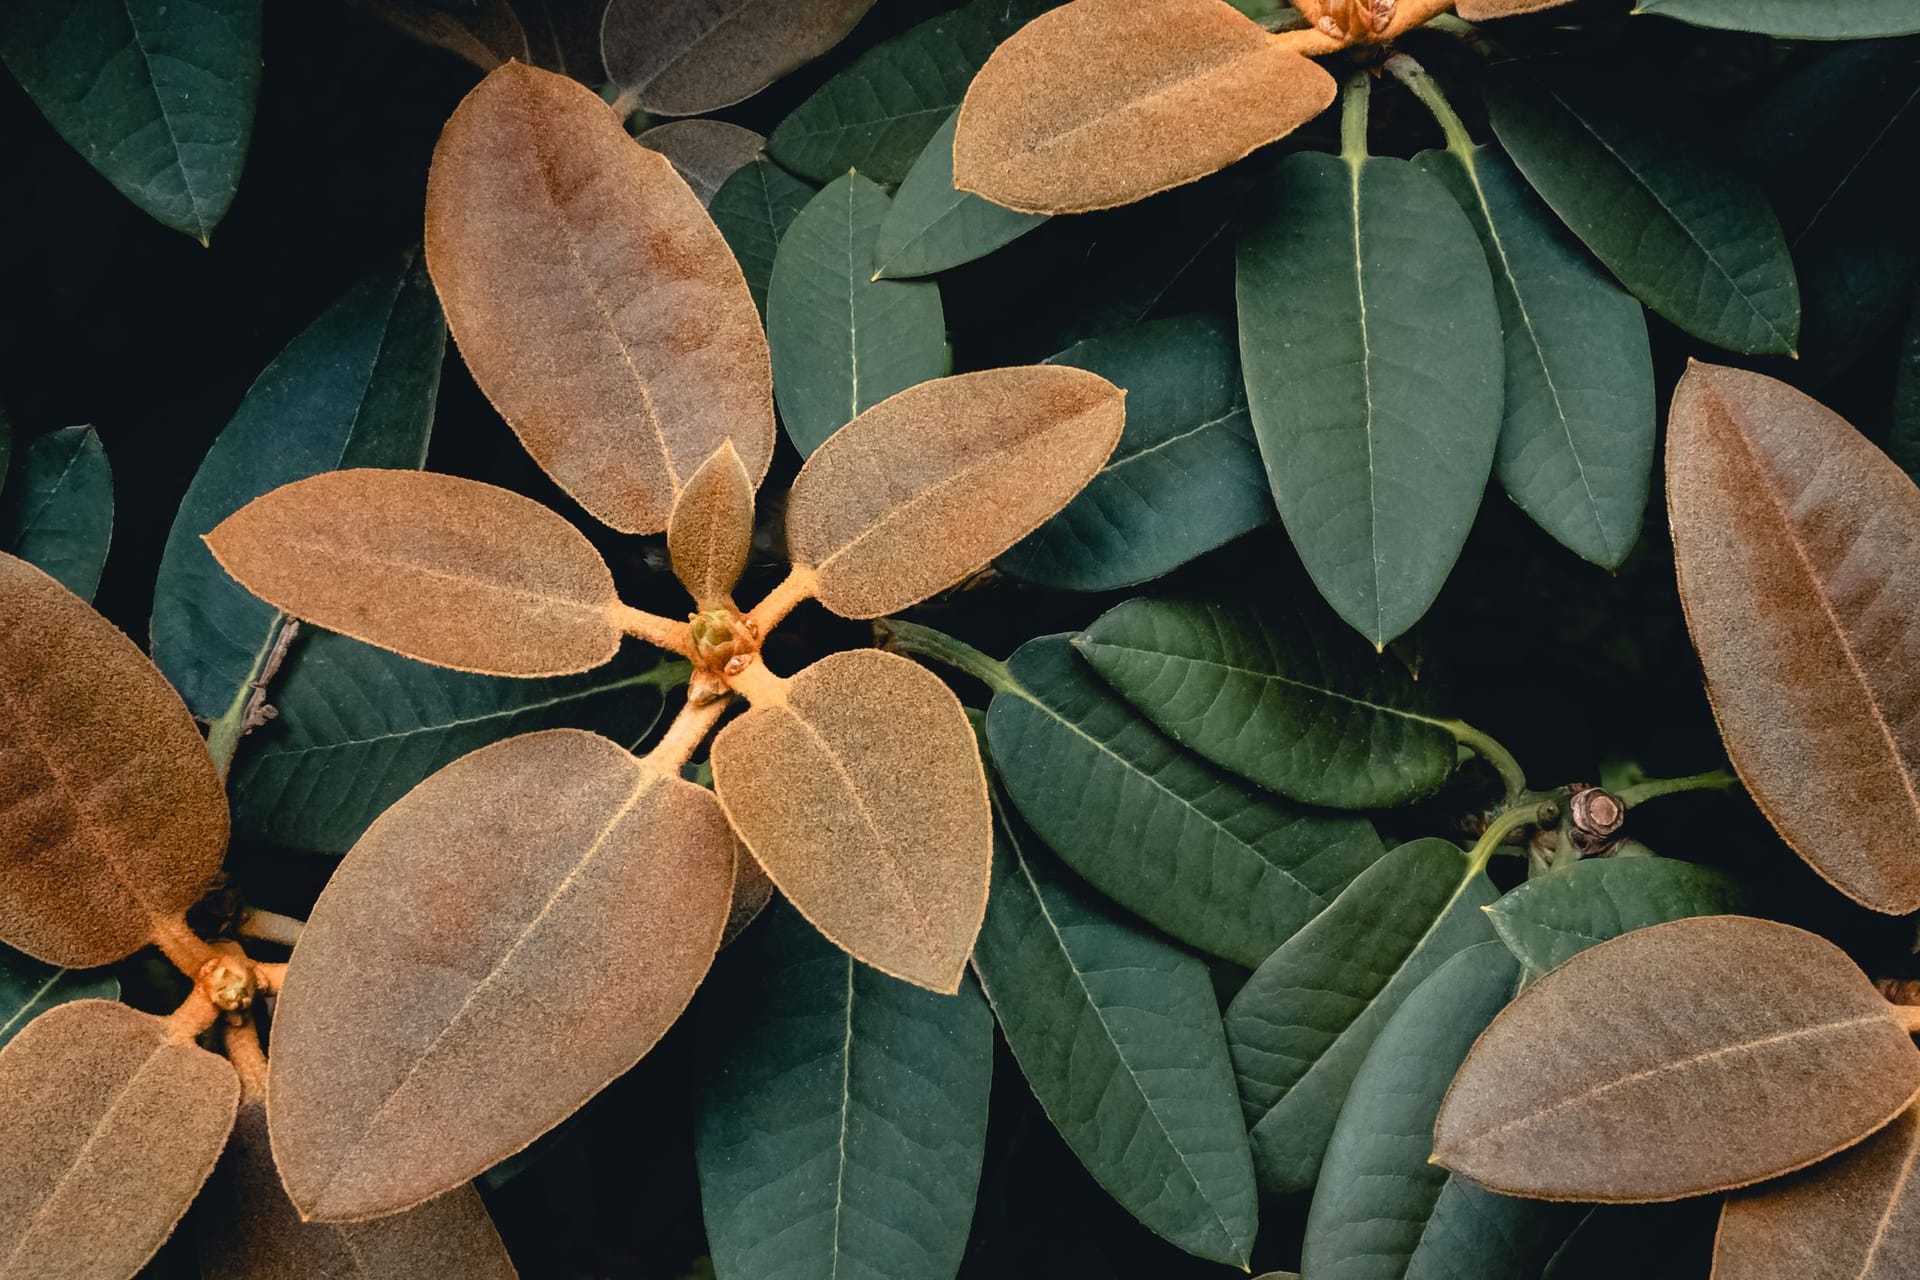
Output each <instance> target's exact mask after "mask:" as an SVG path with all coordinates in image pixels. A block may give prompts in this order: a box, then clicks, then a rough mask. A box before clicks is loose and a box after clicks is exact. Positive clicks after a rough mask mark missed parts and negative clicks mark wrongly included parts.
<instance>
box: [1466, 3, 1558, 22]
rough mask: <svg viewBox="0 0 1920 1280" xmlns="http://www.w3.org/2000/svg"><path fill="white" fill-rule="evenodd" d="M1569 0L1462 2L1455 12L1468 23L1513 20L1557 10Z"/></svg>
mask: <svg viewBox="0 0 1920 1280" xmlns="http://www.w3.org/2000/svg"><path fill="white" fill-rule="evenodd" d="M1566 3H1567V0H1460V2H1459V3H1458V4H1456V5H1454V12H1456V13H1458V14H1459V15H1460V16H1461V17H1462V18H1465V19H1466V20H1467V21H1468V22H1489V21H1492V20H1494V19H1497V18H1513V17H1518V16H1519V15H1520V14H1523V13H1538V12H1540V10H1542V9H1555V8H1558V7H1559V6H1561V5H1563V4H1566Z"/></svg>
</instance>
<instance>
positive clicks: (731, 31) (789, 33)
mask: <svg viewBox="0 0 1920 1280" xmlns="http://www.w3.org/2000/svg"><path fill="white" fill-rule="evenodd" d="M872 7H873V0H780V3H778V4H760V3H755V2H754V0H613V2H612V3H611V4H610V5H608V6H607V12H606V17H605V18H604V19H603V25H602V26H601V28H600V54H601V57H602V58H604V59H605V61H606V66H607V74H608V75H610V76H611V77H613V80H614V83H616V84H618V85H620V86H621V87H622V88H623V89H624V90H625V91H626V93H627V94H628V95H630V96H631V97H632V98H633V100H634V101H635V102H636V103H637V104H638V105H639V106H640V107H641V108H643V109H645V110H647V111H651V112H654V113H655V114H656V115H663V116H694V115H699V114H701V113H702V112H706V111H717V110H719V109H720V108H721V107H727V106H732V105H733V104H734V103H736V102H738V101H740V100H741V99H742V98H748V97H751V96H753V95H754V94H756V93H758V92H760V90H762V89H764V88H766V87H767V86H768V85H770V84H772V83H773V82H774V81H775V80H778V79H779V78H780V77H781V76H783V75H785V74H787V72H789V71H792V70H793V69H794V68H795V67H798V66H800V65H802V64H803V63H807V62H811V61H812V60H813V59H815V58H817V57H819V56H820V55H821V54H823V53H825V52H826V51H827V50H828V49H831V48H832V47H833V46H834V45H836V44H838V43H840V39H841V37H842V36H845V35H846V34H847V32H849V31H851V30H853V26H854V24H855V23H856V22H858V21H860V19H861V17H862V16H864V15H865V14H866V12H867V10H868V9H871V8H872Z"/></svg>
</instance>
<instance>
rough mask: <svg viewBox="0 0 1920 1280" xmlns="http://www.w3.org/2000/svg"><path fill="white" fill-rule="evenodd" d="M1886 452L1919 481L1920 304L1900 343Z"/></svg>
mask: <svg viewBox="0 0 1920 1280" xmlns="http://www.w3.org/2000/svg"><path fill="white" fill-rule="evenodd" d="M1887 452H1888V453H1890V454H1892V455H1893V460H1894V461H1895V462H1897V463H1899V464H1900V466H1901V469H1902V470H1904V471H1905V472H1906V473H1907V474H1908V475H1910V476H1912V477H1913V478H1914V480H1915V481H1916V482H1920V302H1917V303H1916V305H1915V306H1914V309H1913V314H1912V315H1911V316H1909V317H1908V319H1907V332H1906V336H1905V337H1904V338H1902V339H1901V342H1900V370H1899V373H1898V374H1897V375H1896V377H1895V379H1894V387H1893V437H1892V441H1891V443H1890V444H1889V445H1888V446H1887Z"/></svg>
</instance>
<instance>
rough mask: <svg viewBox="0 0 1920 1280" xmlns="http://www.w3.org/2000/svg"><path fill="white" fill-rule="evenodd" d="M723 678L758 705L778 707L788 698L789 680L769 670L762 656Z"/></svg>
mask: <svg viewBox="0 0 1920 1280" xmlns="http://www.w3.org/2000/svg"><path fill="white" fill-rule="evenodd" d="M722 678H723V679H724V680H725V681H726V682H727V688H729V689H731V690H733V691H734V692H735V693H737V694H739V695H740V696H741V697H743V698H745V699H746V700H747V701H748V702H750V703H752V704H753V705H754V706H756V707H777V706H781V705H783V704H784V703H785V702H786V700H787V681H785V680H783V679H781V678H780V677H779V676H777V675H775V674H773V672H771V671H769V670H768V669H767V664H766V663H765V662H764V661H763V660H761V659H760V658H754V659H753V660H752V661H751V662H749V663H747V665H746V666H744V667H742V668H741V669H740V670H739V671H737V672H735V673H734V674H732V675H729V676H724V677H722Z"/></svg>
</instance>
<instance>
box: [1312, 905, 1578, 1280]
mask: <svg viewBox="0 0 1920 1280" xmlns="http://www.w3.org/2000/svg"><path fill="white" fill-rule="evenodd" d="M1519 982H1520V965H1519V963H1518V962H1517V961H1515V960H1514V958H1513V956H1512V955H1510V954H1509V953H1508V952H1507V949H1506V948H1505V947H1503V946H1501V945H1500V944H1499V943H1497V942H1483V943H1479V944H1478V945H1476V946H1471V947H1468V948H1467V949H1466V950H1465V951H1462V952H1460V953H1458V954H1457V955H1455V956H1454V957H1453V958H1452V959H1450V960H1448V961H1447V962H1446V963H1445V964H1443V965H1441V966H1440V967H1439V968H1438V969H1436V970H1434V972H1433V973H1432V974H1431V975H1430V976H1429V977H1428V978H1427V980H1426V981H1424V982H1422V983H1421V984H1420V985H1419V986H1418V987H1416V988H1414V990H1413V992H1412V993H1411V994H1410V995H1408V996H1407V999H1406V1002H1405V1003H1403V1004H1402V1005H1401V1006H1400V1008H1399V1009H1397V1010H1396V1011H1395V1012H1394V1015H1393V1016H1392V1017H1391V1018H1389V1019H1387V1023H1386V1025H1385V1026H1384V1027H1382V1028H1381V1029H1380V1035H1379V1038H1378V1039H1376V1040H1375V1041H1374V1043H1373V1048H1372V1049H1371V1050H1370V1051H1369V1052H1368V1054H1367V1057H1366V1061H1365V1062H1363V1063H1361V1065H1360V1070H1359V1071H1358V1072H1357V1073H1355V1075H1354V1077H1353V1088H1352V1089H1351V1090H1350V1091H1349V1092H1348V1094H1347V1100H1346V1104H1345V1105H1344V1106H1343V1107H1342V1108H1341V1109H1340V1118H1339V1120H1338V1121H1337V1122H1336V1123H1335V1124H1334V1127H1333V1137H1332V1138H1331V1139H1330V1140H1329V1141H1328V1143H1327V1155H1326V1161H1325V1163H1324V1164H1323V1165H1322V1166H1321V1170H1320V1181H1319V1183H1318V1185H1317V1186H1315V1188H1314V1192H1313V1208H1312V1210H1311V1211H1310V1212H1309V1213H1308V1215H1307V1230H1306V1238H1305V1240H1304V1241H1303V1243H1302V1245H1301V1265H1302V1267H1303V1269H1304V1270H1305V1273H1306V1274H1308V1275H1310V1276H1313V1277H1315V1280H1410V1278H1412V1277H1420V1278H1421V1280H1441V1278H1442V1277H1459V1280H1535V1277H1537V1276H1538V1275H1539V1274H1540V1270H1541V1268H1542V1267H1544V1266H1545V1265H1546V1262H1547V1259H1548V1257H1549V1256H1551V1254H1552V1253H1553V1250H1554V1248H1555V1247H1556V1246H1557V1245H1558V1244H1559V1243H1560V1241H1561V1240H1562V1239H1563V1238H1564V1237H1565V1236H1566V1235H1567V1233H1568V1232H1570V1231H1571V1230H1572V1229H1573V1228H1574V1226H1575V1225H1576V1224H1577V1223H1578V1222H1579V1219H1580V1214H1579V1211H1577V1210H1574V1209H1569V1208H1566V1207H1563V1206H1559V1205H1550V1204H1541V1203H1539V1202H1538V1201H1532V1200H1516V1199H1512V1198H1510V1197H1507V1196H1499V1195H1495V1194H1493V1193H1492V1192H1490V1191H1483V1190H1481V1189H1480V1188H1479V1187H1476V1186H1474V1185H1473V1184H1472V1183H1470V1182H1468V1181H1466V1180H1465V1179H1464V1178H1455V1177H1452V1176H1450V1175H1449V1174H1448V1173H1447V1171H1446V1170H1445V1169H1442V1168H1441V1167H1440V1166H1438V1165H1436V1164H1432V1163H1430V1162H1429V1160H1428V1156H1430V1155H1431V1154H1432V1153H1433V1119H1434V1116H1435V1115H1436V1114H1438V1113H1439V1110H1440V1100H1441V1099H1442V1098H1443V1097H1445V1096H1446V1092H1447V1085H1448V1084H1449V1083H1451V1082H1452V1080H1453V1073H1454V1072H1455V1071H1456V1070H1457V1069H1458V1068H1459V1066H1460V1062H1461V1059H1463V1058H1465V1057H1466V1056H1467V1050H1468V1049H1470V1048H1472V1047H1473V1041H1474V1037H1475V1036H1477V1035H1479V1034H1480V1031H1481V1029H1482V1028H1484V1027H1485V1026H1486V1025H1487V1023H1488V1022H1490V1021H1491V1020H1492V1019H1493V1015H1494V1014H1496V1013H1498V1012H1499V1011H1500V1008H1501V1006H1502V1005H1504V1004H1506V1003H1507V1001H1508V1000H1509V999H1511V998H1512V996H1513V993H1514V990H1515V988H1516V987H1517V986H1518V985H1519Z"/></svg>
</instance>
